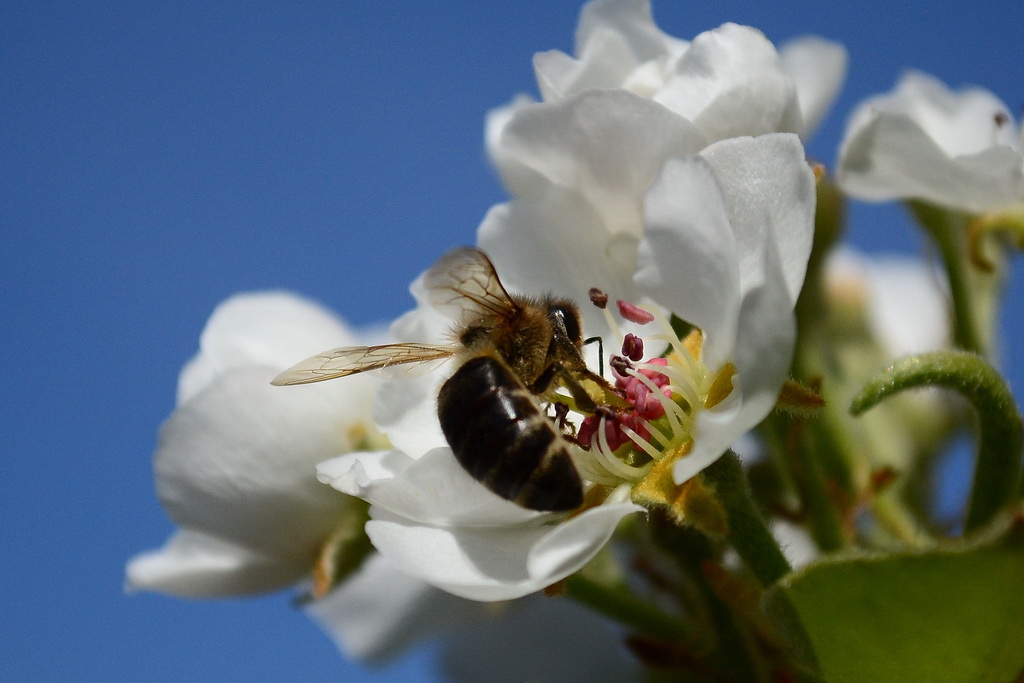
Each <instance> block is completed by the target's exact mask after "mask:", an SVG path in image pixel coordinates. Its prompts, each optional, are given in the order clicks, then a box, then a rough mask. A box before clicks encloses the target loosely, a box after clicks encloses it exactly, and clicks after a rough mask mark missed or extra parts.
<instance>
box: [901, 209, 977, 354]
mask: <svg viewBox="0 0 1024 683" xmlns="http://www.w3.org/2000/svg"><path fill="white" fill-rule="evenodd" d="M910 210H911V211H912V212H913V214H914V216H915V218H917V220H918V222H919V223H920V224H921V225H922V226H924V227H925V229H926V230H927V231H928V232H929V234H931V236H932V239H934V240H935V244H936V246H937V247H938V248H939V255H940V256H941V258H942V263H943V266H944V267H945V270H946V277H947V278H948V279H949V292H950V296H951V298H952V303H953V340H954V343H955V344H956V345H957V346H958V347H960V348H962V349H964V350H965V351H973V352H975V353H980V354H982V355H984V354H987V353H988V351H989V348H988V343H987V341H986V338H985V337H986V335H985V334H984V333H983V325H982V320H981V315H980V314H981V311H980V310H979V306H978V305H976V304H978V303H979V302H976V301H974V297H973V296H972V294H971V289H972V288H971V272H970V268H971V265H970V250H969V248H968V244H967V228H966V225H965V218H964V216H962V215H961V214H957V213H952V212H950V211H947V210H945V209H940V208H938V207H936V206H932V205H930V204H924V203H921V202H911V203H910Z"/></svg>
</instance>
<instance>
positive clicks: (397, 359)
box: [270, 342, 456, 386]
mask: <svg viewBox="0 0 1024 683" xmlns="http://www.w3.org/2000/svg"><path fill="white" fill-rule="evenodd" d="M455 351H456V347H453V346H450V345H447V344H443V345H442V344H417V343H415V342H409V343H406V344H384V345H382V346H342V347H341V348H337V349H331V350H330V351H324V352H323V353H321V354H317V355H316V356H313V357H312V358H307V359H306V360H304V361H302V362H301V363H298V364H296V365H293V366H292V367H290V368H288V369H287V370H285V371H284V372H282V373H281V374H280V375H278V376H277V377H275V378H274V379H273V380H272V381H271V382H270V383H271V384H276V385H277V386H289V385H292V384H309V383H311V382H322V381H324V380H327V379H335V378H336V377H347V376H348V375H354V374H356V373H359V372H366V371H368V370H381V369H384V368H388V367H391V366H393V365H408V364H410V363H416V364H422V363H430V362H432V361H441V360H445V359H447V358H449V357H451V356H452V355H453V354H454V353H455Z"/></svg>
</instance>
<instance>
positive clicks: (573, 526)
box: [527, 503, 644, 585]
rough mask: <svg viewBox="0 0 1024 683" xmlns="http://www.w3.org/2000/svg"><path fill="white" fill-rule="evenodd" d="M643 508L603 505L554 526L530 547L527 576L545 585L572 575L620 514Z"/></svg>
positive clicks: (605, 538) (607, 536) (605, 539)
mask: <svg viewBox="0 0 1024 683" xmlns="http://www.w3.org/2000/svg"><path fill="white" fill-rule="evenodd" d="M643 509H644V508H643V507H641V506H639V505H635V504H633V503H615V504H604V505H599V506H598V507H596V508H591V509H590V510H587V511H586V512H584V513H583V514H581V515H577V516H576V517H572V518H570V519H568V520H567V521H565V522H563V523H561V524H559V525H557V526H556V527H555V528H554V529H553V530H552V531H551V533H549V534H548V535H546V536H545V537H544V538H542V539H541V540H540V541H539V542H538V543H537V544H536V545H534V547H533V548H532V549H531V550H530V556H529V558H528V559H527V570H528V571H529V573H530V576H531V577H533V578H534V580H535V581H537V582H539V583H541V584H543V585H549V584H551V583H554V582H555V581H558V580H560V579H563V578H565V577H566V576H568V575H569V574H572V573H573V572H574V571H576V570H577V569H579V568H581V567H582V566H583V565H585V564H586V563H587V562H589V561H590V560H591V558H593V557H594V555H595V554H596V553H597V551H598V550H600V549H601V548H602V547H604V544H605V543H607V542H608V539H610V538H611V536H612V533H614V531H615V527H616V526H618V524H619V521H620V520H621V519H622V518H623V517H625V516H626V515H628V514H630V513H632V512H641V511H643Z"/></svg>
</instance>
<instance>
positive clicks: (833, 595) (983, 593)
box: [765, 517, 1024, 683]
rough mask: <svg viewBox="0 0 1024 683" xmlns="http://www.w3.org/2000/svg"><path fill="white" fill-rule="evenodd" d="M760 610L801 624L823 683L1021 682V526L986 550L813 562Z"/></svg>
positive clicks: (770, 596) (981, 546) (983, 547)
mask: <svg viewBox="0 0 1024 683" xmlns="http://www.w3.org/2000/svg"><path fill="white" fill-rule="evenodd" d="M765 608H766V610H767V611H768V613H769V614H770V615H772V616H773V617H774V618H775V619H776V620H777V621H781V622H783V623H781V624H780V627H782V628H783V630H789V631H791V630H792V627H793V626H797V627H799V625H802V627H803V631H804V632H805V634H806V637H807V638H808V640H809V641H810V644H811V646H812V648H813V650H814V652H815V654H816V656H817V660H818V665H819V666H820V670H821V672H822V674H823V675H824V678H825V680H826V681H830V682H837V683H843V682H846V681H850V682H853V681H900V682H901V683H913V682H915V681H921V682H922V683H924V682H927V683H936V682H941V681H992V682H993V683H994V682H996V681H999V682H1004V681H1013V680H1020V679H1019V678H1018V677H1019V676H1021V675H1022V674H1024V520H1022V519H1021V518H1020V517H1017V518H1015V519H1014V521H1013V523H1012V525H1011V527H1010V530H1009V531H1008V532H1007V533H1005V534H1004V535H1003V536H1002V538H1000V539H997V540H995V541H992V540H989V541H988V542H987V543H984V544H973V545H970V546H968V545H962V546H960V547H958V548H946V549H941V550H931V551H924V552H920V551H919V552H913V553H901V554H895V555H885V556H874V557H871V556H862V557H852V558H851V557H848V558H839V559H829V560H824V561H821V562H818V563H816V564H813V565H810V566H808V567H805V568H804V569H803V570H801V571H799V572H796V573H795V574H791V575H789V576H787V577H785V578H783V579H782V580H781V581H780V582H779V583H777V584H776V585H775V586H773V587H772V588H771V589H770V590H769V591H768V593H767V594H766V597H765ZM794 616H795V617H797V618H798V619H799V624H797V625H794V624H793V623H792V622H791V620H792V619H793V618H794ZM787 622H788V623H787ZM787 627H789V628H788V629H787Z"/></svg>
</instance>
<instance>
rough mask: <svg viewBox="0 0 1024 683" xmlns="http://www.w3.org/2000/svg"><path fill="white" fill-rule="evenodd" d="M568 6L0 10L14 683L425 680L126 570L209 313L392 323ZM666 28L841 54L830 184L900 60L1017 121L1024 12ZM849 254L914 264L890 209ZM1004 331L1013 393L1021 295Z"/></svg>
mask: <svg viewBox="0 0 1024 683" xmlns="http://www.w3.org/2000/svg"><path fill="white" fill-rule="evenodd" d="M579 6H580V5H579V4H578V3H576V2H567V1H561V0H559V1H545V2H535V3H531V2H522V1H516V2H512V1H505V2H494V3H482V2H479V1H477V2H468V1H463V0H452V1H449V2H446V3H434V4H429V5H428V4H427V3H421V2H412V1H392V2H384V3H359V4H358V5H356V4H355V3H340V2H335V3H331V2H322V3H301V4H300V3H271V2H251V3H245V4H242V3H239V4H228V3H223V2H216V1H213V2H201V3H200V2H178V3H159V2H157V3H117V2H107V3H99V2H97V3H59V2H6V3H4V4H3V5H2V7H0V230H2V234H3V237H4V246H3V247H2V248H0V282H2V284H3V296H2V298H0V306H2V315H0V325H2V326H3V348H4V353H3V358H4V362H3V367H4V377H5V381H4V382H3V384H2V386H0V397H2V410H3V412H4V415H5V417H4V419H3V422H2V425H3V427H2V436H3V444H4V450H5V453H4V455H3V457H2V459H0V482H2V491H3V494H2V495H0V520H2V526H0V529H2V546H0V547H2V548H3V557H2V559H0V567H2V576H3V577H4V579H5V587H4V589H3V591H2V592H0V595H2V598H0V600H2V602H0V615H2V617H0V620H2V623H3V628H2V630H3V633H4V637H3V638H2V639H0V679H2V680H28V679H35V680H39V679H43V680H45V679H49V680H60V679H65V680H70V679H77V680H231V679H239V680H293V679H295V678H296V677H298V676H302V677H305V678H309V679H322V678H344V680H363V679H364V678H369V677H371V676H374V677H378V678H374V679H375V680H395V681H397V680H410V678H413V679H418V680H436V676H437V674H436V672H435V671H434V670H433V669H432V662H433V658H432V657H433V650H431V649H430V648H424V649H422V650H420V651H418V652H416V653H414V654H413V655H412V656H411V658H409V659H406V660H404V661H401V662H399V663H398V664H397V665H395V666H394V667H391V668H385V669H383V670H366V669H363V668H361V667H359V666H358V665H353V664H350V663H346V662H344V661H342V660H341V659H340V658H339V656H338V654H337V651H336V650H335V648H334V646H333V644H332V643H331V642H330V641H329V640H328V639H327V638H326V637H324V636H323V635H321V633H320V632H319V631H318V630H317V628H316V627H315V626H314V625H313V624H312V623H311V622H309V621H308V620H307V619H306V618H305V617H304V616H303V615H302V614H301V613H298V612H296V611H294V610H292V609H291V608H290V607H289V597H288V596H287V595H276V596H270V597H267V598H263V599H259V600H251V601H240V602H227V603H200V602H196V603H193V602H186V601H179V600H172V599H168V598H164V597H160V596H153V595H137V596H132V597H127V596H125V595H124V594H123V593H122V581H123V566H124V562H125V560H126V559H127V558H128V557H129V556H131V555H132V554H134V553H136V552H138V551H141V550H144V549H148V548H152V547H155V546H157V545H159V544H160V543H162V542H163V540H164V539H165V538H166V536H167V535H168V533H169V532H170V531H171V528H172V527H171V525H170V522H169V521H168V520H167V518H166V517H165V516H164V514H163V512H162V510H161V509H160V507H159V504H158V503H157V501H156V498H155V495H154V493H153V484H152V473H151V469H150V457H151V454H152V450H153V446H154V442H155V436H156V431H157V429H158V427H159V425H160V423H161V421H162V420H163V419H164V418H165V417H166V416H167V415H168V414H169V412H170V411H171V409H172V408H173V401H174V387H175V382H176V379H177V375H178V371H179V369H180V367H181V364H182V363H183V362H184V361H185V360H186V359H187V358H189V357H190V356H191V355H192V354H193V353H194V352H195V350H196V345H197V340H198V334H199V332H200V330H201V329H202V326H203V324H204V322H205V320H206V317H207V316H208V314H209V313H210V311H211V310H212V308H213V307H214V305H215V304H216V303H217V302H218V301H220V300H222V299H224V298H225V297H227V296H229V295H230V294H232V293H234V292H238V291H243V290H252V289H264V288H284V289H290V290H293V291H297V292H301V293H304V294H306V295H309V296H311V297H313V298H316V299H319V300H320V301H322V302H323V303H325V304H326V305H328V306H330V307H331V308H333V309H335V310H337V311H339V312H340V313H341V314H342V315H344V316H345V317H346V318H347V319H348V320H349V321H351V322H353V323H358V324H370V323H376V322H382V321H387V320H389V319H391V318H393V317H395V316H396V315H398V314H400V313H401V312H403V311H404V310H406V309H407V308H408V307H409V305H410V303H411V299H410V298H409V296H408V293H407V286H408V283H409V282H410V281H411V280H412V278H413V277H414V276H415V275H416V274H417V273H419V272H420V271H421V270H423V269H424V268H425V267H427V266H428V265H429V264H430V263H431V262H432V261H433V260H434V258H435V257H436V256H438V255H440V254H441V253H442V252H444V251H445V250H446V249H448V248H449V247H451V246H454V245H458V244H466V243H471V242H472V241H473V238H474V233H475V230H476V227H477V225H478V223H479V221H480V220H481V219H482V218H483V215H484V213H485V211H486V210H487V208H488V207H489V206H490V205H492V204H494V203H496V202H499V201H502V200H503V199H504V198H505V194H504V192H503V190H502V189H501V187H500V185H499V184H498V182H497V180H496V178H495V176H494V174H493V172H492V171H491V170H490V168H489V167H488V164H487V161H486V158H485V155H484V152H483V146H482V127H483V117H484V114H485V113H486V111H487V110H488V109H490V108H491V107H495V106H498V105H501V104H503V103H505V102H506V101H507V100H508V99H510V98H511V97H512V96H513V95H514V94H515V93H517V92H528V93H535V92H536V91H535V87H534V84H533V80H532V78H533V76H532V67H531V61H530V59H531V55H532V54H533V53H534V52H535V51H538V50H547V49H551V48H559V49H563V50H566V51H569V50H571V47H572V36H573V30H574V28H575V24H576V17H577V13H578V9H579ZM442 8H443V9H442ZM654 13H655V17H656V19H657V21H658V23H659V24H660V26H661V27H662V28H663V29H664V30H666V31H667V32H669V33H672V34H674V35H677V36H680V37H685V38H690V37H692V36H694V35H696V34H697V33H699V32H701V31H703V30H706V29H710V28H713V27H715V26H717V25H719V24H721V23H722V22H724V21H735V22H739V23H746V24H750V25H752V26H755V27H757V28H760V29H761V30H762V31H764V32H765V33H766V34H767V35H768V37H769V38H771V39H772V40H774V41H776V42H781V41H783V40H785V39H787V38H790V37H794V36H798V35H801V34H805V33H817V34H820V35H822V36H824V37H827V38H831V39H834V40H838V41H841V42H843V43H845V44H846V46H847V47H848V49H849V51H850V70H849V75H848V79H847V82H846V86H845V87H844V89H843V91H842V93H841V95H840V98H839V100H838V102H837V103H836V106H835V108H834V109H833V112H832V114H831V115H830V116H829V118H828V119H827V120H826V121H825V124H824V125H823V127H822V128H821V129H820V131H819V133H818V135H817V136H816V137H815V138H814V139H813V140H812V141H811V142H810V144H809V152H810V154H811V155H812V156H814V157H816V158H818V159H820V160H822V161H824V162H825V163H827V164H829V165H831V164H832V162H833V161H834V158H835V151H836V148H837V146H838V142H839V139H840V136H841V133H842V127H843V122H844V120H845V116H846V115H847V114H848V113H849V111H850V110H851V108H852V107H853V105H854V104H855V103H856V102H857V101H859V100H860V99H862V98H863V97H866V96H868V95H871V94H874V93H877V92H881V91H885V90H888V89H890V88H891V87H892V85H893V83H894V81H895V79H896V78H897V76H898V75H899V73H900V72H901V70H902V69H904V68H907V67H916V68H919V69H922V70H925V71H928V72H930V73H932V74H934V75H935V76H937V77H939V78H941V79H942V80H944V81H946V82H947V83H949V84H950V85H953V86H960V85H963V84H967V83H976V84H979V85H982V86H984V87H987V88H989V89H990V90H992V91H993V92H995V94H996V95H998V96H999V97H1001V98H1002V99H1003V100H1004V101H1005V102H1006V103H1007V104H1008V105H1009V107H1010V109H1011V110H1012V111H1017V112H1019V111H1020V109H1021V105H1022V104H1024V91H1022V90H1021V84H1022V81H1021V70H1020V64H1021V63H1022V61H1024V60H1022V57H1024V49H1022V48H1021V46H1020V29H1021V27H1022V26H1024V3H1017V2H1008V3H970V2H951V1H950V2H938V3H918V4H911V3H907V4H903V5H901V4H898V3H892V2H888V1H887V2H881V1H873V0H871V1H867V0H865V1H860V2H855V3H853V2H851V3H825V2H795V3H764V2H749V3H748V2H735V1H722V2H714V3H708V2H702V3H696V2H690V3H682V2H669V1H666V0H662V1H661V2H658V1H657V0H655V3H654ZM849 237H850V240H851V241H852V242H853V243H854V244H856V245H858V246H860V247H862V248H864V249H867V250H869V251H881V250H898V251H904V252H909V251H913V250H915V249H918V248H919V247H920V245H921V239H920V237H919V236H918V234H917V233H915V232H914V231H913V230H911V229H910V228H909V226H908V224H907V223H906V221H905V220H904V218H903V214H902V212H901V210H899V209H897V208H894V207H888V208H875V207H866V206H860V205H858V206H854V207H853V213H852V216H851V227H850V234H849ZM1015 265H1017V264H1015ZM1005 310H1006V315H1005V319H1006V321H1007V323H1006V328H1007V329H1006V330H1005V333H1006V334H1005V341H1004V348H1005V349H1006V354H1005V355H1006V359H1005V368H1006V370H1007V372H1008V376H1009V378H1010V380H1011V382H1012V383H1013V386H1014V387H1015V388H1016V389H1017V396H1018V400H1020V399H1021V398H1022V397H1024V394H1022V392H1021V387H1024V362H1022V360H1021V358H1020V357H1019V356H1018V355H1017V354H1016V350H1017V349H1020V348H1021V347H1022V342H1024V329H1022V327H1021V323H1020V322H1019V321H1018V320H1016V319H1018V318H1019V317H1020V312H1021V310H1024V286H1022V278H1021V277H1020V275H1019V274H1015V275H1014V276H1013V278H1012V280H1011V283H1010V289H1009V294H1008V297H1007V300H1006V306H1005ZM1011 318H1012V319H1014V320H1010V319H1011Z"/></svg>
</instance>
